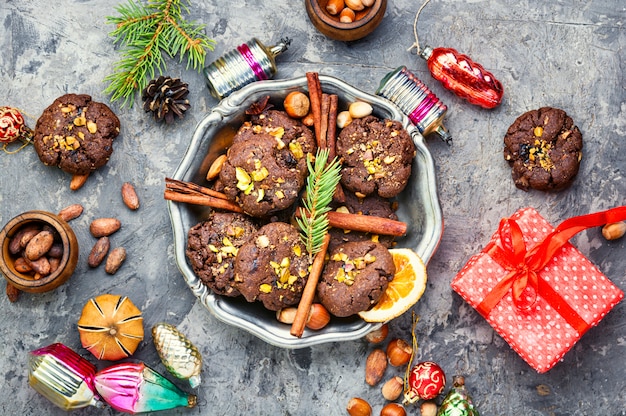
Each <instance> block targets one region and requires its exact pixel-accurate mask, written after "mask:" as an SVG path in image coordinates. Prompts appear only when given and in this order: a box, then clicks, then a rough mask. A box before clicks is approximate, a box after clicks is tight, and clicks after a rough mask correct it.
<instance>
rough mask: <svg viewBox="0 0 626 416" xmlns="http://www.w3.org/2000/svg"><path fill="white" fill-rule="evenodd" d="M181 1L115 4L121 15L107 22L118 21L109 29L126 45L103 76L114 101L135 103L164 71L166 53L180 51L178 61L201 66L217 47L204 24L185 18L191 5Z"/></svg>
mask: <svg viewBox="0 0 626 416" xmlns="http://www.w3.org/2000/svg"><path fill="white" fill-rule="evenodd" d="M182 1H184V0H148V5H143V4H141V3H140V2H138V1H135V0H128V3H127V4H125V5H119V6H118V7H117V8H116V10H117V12H118V13H119V16H117V17H116V16H108V17H107V23H112V24H114V25H115V30H113V31H112V32H111V33H110V36H111V37H113V38H114V43H115V44H121V45H124V46H123V49H122V58H121V59H120V60H119V61H118V62H117V63H116V64H115V65H114V67H113V70H114V72H113V73H112V74H109V75H108V76H106V77H105V79H104V81H105V82H109V86H108V87H107V88H106V89H105V90H104V92H105V93H106V94H111V101H112V102H113V101H117V100H121V99H123V100H124V102H123V104H122V106H124V105H126V104H128V105H129V106H130V107H132V105H133V100H134V96H135V94H136V93H137V92H138V91H141V90H143V89H144V88H145V86H146V85H147V83H148V81H149V80H150V79H152V78H154V77H155V74H156V72H158V73H159V75H163V73H164V72H165V69H166V61H165V56H166V55H167V56H169V57H170V58H174V57H175V56H176V55H178V56H179V62H183V60H184V59H186V61H187V69H189V68H193V69H194V70H197V71H200V70H201V69H202V66H203V64H204V60H205V57H206V53H207V50H209V51H212V50H213V49H214V47H215V41H214V40H212V39H209V38H208V37H207V36H206V34H205V33H204V26H203V25H198V24H196V23H194V22H187V21H185V20H184V18H183V17H182V13H183V12H185V13H188V12H189V9H188V8H187V6H186V5H185V4H182V3H181V2H182ZM189 1H190V0H187V2H189Z"/></svg>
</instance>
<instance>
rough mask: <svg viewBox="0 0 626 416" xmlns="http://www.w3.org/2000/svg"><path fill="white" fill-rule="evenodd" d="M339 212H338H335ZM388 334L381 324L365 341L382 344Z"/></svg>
mask: <svg viewBox="0 0 626 416" xmlns="http://www.w3.org/2000/svg"><path fill="white" fill-rule="evenodd" d="M337 211H339V210H337ZM388 333H389V325H388V324H383V325H382V326H381V327H380V328H378V329H375V330H373V331H372V332H369V333H368V334H367V335H365V339H366V340H367V341H368V342H371V343H372V344H379V343H381V342H383V341H384V340H385V339H386V338H387V334H388Z"/></svg>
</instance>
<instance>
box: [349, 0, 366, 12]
mask: <svg viewBox="0 0 626 416" xmlns="http://www.w3.org/2000/svg"><path fill="white" fill-rule="evenodd" d="M345 3H346V7H349V8H350V9H351V10H354V11H355V12H358V11H360V10H363V9H364V8H365V6H364V5H363V2H362V1H361V0H345Z"/></svg>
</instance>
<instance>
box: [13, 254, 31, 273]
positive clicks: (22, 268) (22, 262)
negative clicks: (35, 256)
mask: <svg viewBox="0 0 626 416" xmlns="http://www.w3.org/2000/svg"><path fill="white" fill-rule="evenodd" d="M13 268H14V269H15V271H16V272H18V273H30V272H32V271H33V268H32V267H30V265H29V264H28V263H26V259H24V258H23V257H18V258H17V259H15V263H13Z"/></svg>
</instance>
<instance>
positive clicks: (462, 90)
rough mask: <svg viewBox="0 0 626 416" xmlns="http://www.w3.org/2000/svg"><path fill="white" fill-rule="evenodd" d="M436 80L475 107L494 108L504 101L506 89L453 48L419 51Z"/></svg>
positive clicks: (491, 75)
mask: <svg viewBox="0 0 626 416" xmlns="http://www.w3.org/2000/svg"><path fill="white" fill-rule="evenodd" d="M420 56H421V57H422V58H424V59H426V63H427V64H428V69H429V70H430V73H431V74H432V76H433V78H435V79H436V80H438V81H440V82H441V83H442V84H443V86H444V87H445V88H447V89H448V90H450V91H452V92H453V93H455V94H456V95H457V96H459V97H461V98H464V99H466V100H467V101H469V102H470V103H472V104H475V105H478V106H481V107H483V108H494V107H497V106H498V105H499V104H500V103H501V102H502V96H503V95H504V88H503V87H502V84H501V83H500V81H498V80H497V79H496V78H495V77H494V76H493V74H492V73H491V72H489V71H487V70H485V68H483V67H482V66H481V65H480V64H478V63H476V62H474V61H472V59H471V58H470V57H469V56H467V55H463V54H461V53H459V52H457V51H456V50H454V49H452V48H434V49H433V48H431V47H430V46H426V47H425V48H424V50H423V51H421V52H420Z"/></svg>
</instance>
